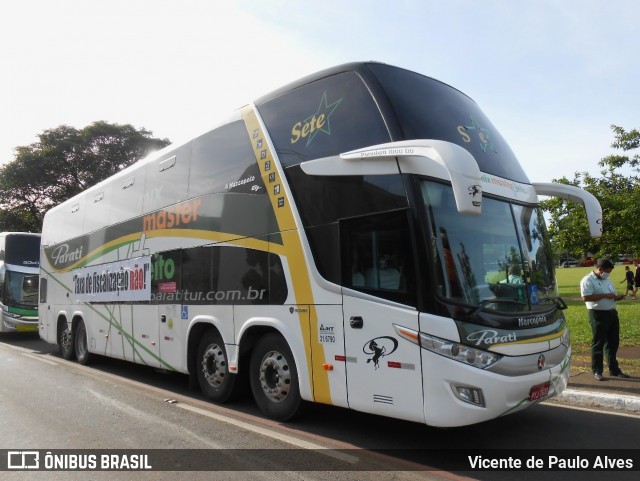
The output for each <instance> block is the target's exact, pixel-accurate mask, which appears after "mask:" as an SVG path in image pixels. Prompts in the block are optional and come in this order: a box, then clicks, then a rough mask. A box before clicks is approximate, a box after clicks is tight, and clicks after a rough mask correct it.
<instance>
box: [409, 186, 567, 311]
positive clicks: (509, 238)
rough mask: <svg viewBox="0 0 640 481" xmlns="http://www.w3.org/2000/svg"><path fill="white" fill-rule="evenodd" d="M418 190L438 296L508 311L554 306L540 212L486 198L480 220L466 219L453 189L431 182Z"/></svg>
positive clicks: (549, 257) (547, 252)
mask: <svg viewBox="0 0 640 481" xmlns="http://www.w3.org/2000/svg"><path fill="white" fill-rule="evenodd" d="M420 185H421V189H420V190H421V194H422V200H423V202H424V205H425V210H426V211H427V213H428V216H429V218H430V223H431V232H432V233H433V235H432V244H433V245H432V246H431V249H433V252H434V254H435V258H436V270H437V279H438V285H437V293H438V295H439V296H440V297H443V298H446V299H448V300H450V301H451V302H455V303H460V304H466V305H470V306H477V307H482V308H484V309H492V310H496V311H506V312H530V311H542V310H548V309H549V308H550V307H552V306H553V305H554V304H555V301H554V299H555V298H556V297H557V287H556V285H555V281H554V275H553V263H552V257H551V249H550V244H549V240H548V236H547V232H546V229H545V224H544V218H543V216H542V211H541V210H540V209H539V208H537V207H530V206H523V205H519V204H513V203H509V202H505V201H500V200H497V199H492V198H484V199H483V205H482V214H481V215H480V216H468V215H462V214H460V213H459V212H458V211H457V209H456V204H455V200H454V197H453V191H452V189H451V187H450V186H447V185H444V184H439V183H435V182H431V181H427V180H421V181H420Z"/></svg>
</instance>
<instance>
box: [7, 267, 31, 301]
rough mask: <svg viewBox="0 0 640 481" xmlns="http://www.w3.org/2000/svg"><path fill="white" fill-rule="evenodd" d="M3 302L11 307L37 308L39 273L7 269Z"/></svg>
mask: <svg viewBox="0 0 640 481" xmlns="http://www.w3.org/2000/svg"><path fill="white" fill-rule="evenodd" d="M3 304H5V305H6V306H9V307H19V308H22V309H35V308H36V307H37V305H38V274H29V273H24V272H14V271H7V273H6V279H5V283H4V292H3Z"/></svg>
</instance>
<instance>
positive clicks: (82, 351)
mask: <svg viewBox="0 0 640 481" xmlns="http://www.w3.org/2000/svg"><path fill="white" fill-rule="evenodd" d="M73 339H74V346H75V351H76V359H77V360H78V362H79V363H80V364H84V365H86V364H89V362H90V361H91V353H90V352H89V342H88V340H87V328H86V327H85V325H84V321H83V320H82V319H80V320H79V321H78V324H77V325H76V329H75V332H74V334H73Z"/></svg>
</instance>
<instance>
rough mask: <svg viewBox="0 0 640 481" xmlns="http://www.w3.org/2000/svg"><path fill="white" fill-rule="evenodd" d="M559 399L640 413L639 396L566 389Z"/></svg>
mask: <svg viewBox="0 0 640 481" xmlns="http://www.w3.org/2000/svg"><path fill="white" fill-rule="evenodd" d="M557 399H558V400H559V401H563V402H567V403H571V404H584V405H588V406H599V407H607V408H612V409H618V410H621V411H628V412H633V413H640V397H638V396H627V395H624V394H611V393H604V392H593V391H580V390H577V389H565V390H564V391H562V393H561V394H560V395H559V396H558V397H557Z"/></svg>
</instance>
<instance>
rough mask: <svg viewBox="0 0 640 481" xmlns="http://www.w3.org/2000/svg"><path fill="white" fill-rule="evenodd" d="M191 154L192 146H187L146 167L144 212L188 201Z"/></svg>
mask: <svg viewBox="0 0 640 481" xmlns="http://www.w3.org/2000/svg"><path fill="white" fill-rule="evenodd" d="M190 154H191V144H187V145H185V146H183V147H181V148H180V149H178V150H177V151H173V152H171V153H170V154H166V155H164V156H162V157H160V158H159V159H158V160H155V161H153V162H151V163H150V164H148V165H147V166H146V170H147V181H146V184H145V191H144V206H143V210H144V212H152V211H154V210H157V209H161V208H162V207H166V206H168V205H173V204H176V203H178V202H180V201H182V200H185V199H186V197H187V184H188V182H189V160H190Z"/></svg>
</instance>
